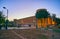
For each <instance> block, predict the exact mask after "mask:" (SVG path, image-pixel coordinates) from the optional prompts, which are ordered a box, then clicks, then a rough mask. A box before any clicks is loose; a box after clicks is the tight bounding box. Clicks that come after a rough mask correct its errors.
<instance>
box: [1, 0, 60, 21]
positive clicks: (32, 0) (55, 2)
mask: <svg viewBox="0 0 60 39" xmlns="http://www.w3.org/2000/svg"><path fill="white" fill-rule="evenodd" d="M4 6H5V7H6V8H7V9H8V10H9V20H13V19H21V18H25V17H29V16H33V15H35V13H36V10H37V9H40V8H46V9H47V10H48V11H49V12H50V14H53V13H54V14H56V16H57V17H60V0H0V11H3V14H5V16H6V9H3V8H2V7H4Z"/></svg>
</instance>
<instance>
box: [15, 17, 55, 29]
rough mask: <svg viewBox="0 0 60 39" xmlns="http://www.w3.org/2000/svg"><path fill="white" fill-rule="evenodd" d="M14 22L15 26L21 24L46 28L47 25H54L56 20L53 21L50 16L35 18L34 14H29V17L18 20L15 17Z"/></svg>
mask: <svg viewBox="0 0 60 39" xmlns="http://www.w3.org/2000/svg"><path fill="white" fill-rule="evenodd" d="M14 22H15V25H16V26H23V27H36V26H37V27H38V28H41V27H44V28H46V27H47V26H52V25H56V22H55V21H53V19H52V18H50V17H48V18H42V19H36V17H35V16H31V17H26V18H22V19H18V20H17V19H15V20H14Z"/></svg>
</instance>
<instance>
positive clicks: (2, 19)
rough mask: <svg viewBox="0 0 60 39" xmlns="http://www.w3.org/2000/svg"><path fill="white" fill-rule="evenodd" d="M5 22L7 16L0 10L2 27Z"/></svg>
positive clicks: (0, 24) (0, 25)
mask: <svg viewBox="0 0 60 39" xmlns="http://www.w3.org/2000/svg"><path fill="white" fill-rule="evenodd" d="M4 24H5V17H4V15H3V14H2V11H0V29H1V27H2V26H3V25H4Z"/></svg>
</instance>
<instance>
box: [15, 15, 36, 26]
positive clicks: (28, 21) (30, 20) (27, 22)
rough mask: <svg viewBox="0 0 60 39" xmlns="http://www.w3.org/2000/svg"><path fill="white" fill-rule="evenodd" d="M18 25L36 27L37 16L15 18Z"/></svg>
mask: <svg viewBox="0 0 60 39" xmlns="http://www.w3.org/2000/svg"><path fill="white" fill-rule="evenodd" d="M14 22H15V25H16V26H24V27H28V26H29V27H35V26H36V18H35V16H31V17H27V18H22V19H18V20H17V19H14Z"/></svg>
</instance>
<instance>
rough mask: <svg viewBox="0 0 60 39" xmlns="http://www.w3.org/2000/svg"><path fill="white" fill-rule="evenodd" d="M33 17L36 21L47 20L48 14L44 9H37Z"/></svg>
mask: <svg viewBox="0 0 60 39" xmlns="http://www.w3.org/2000/svg"><path fill="white" fill-rule="evenodd" d="M35 16H36V18H37V19H42V18H48V16H50V14H49V12H48V11H47V10H46V9H38V10H37V12H36V14H35ZM41 22H42V21H41Z"/></svg>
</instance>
